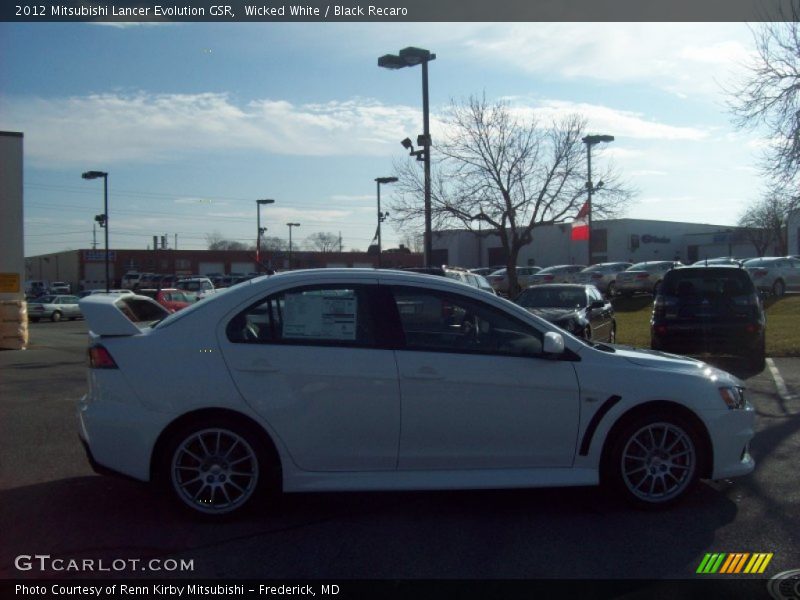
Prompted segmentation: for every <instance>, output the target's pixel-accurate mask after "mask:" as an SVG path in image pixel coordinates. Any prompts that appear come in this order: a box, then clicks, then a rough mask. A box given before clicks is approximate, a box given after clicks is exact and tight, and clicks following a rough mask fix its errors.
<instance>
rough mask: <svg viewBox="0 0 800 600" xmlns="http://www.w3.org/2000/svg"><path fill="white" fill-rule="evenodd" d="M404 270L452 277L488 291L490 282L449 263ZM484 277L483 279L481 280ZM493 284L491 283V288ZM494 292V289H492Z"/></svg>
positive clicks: (405, 269)
mask: <svg viewBox="0 0 800 600" xmlns="http://www.w3.org/2000/svg"><path fill="white" fill-rule="evenodd" d="M402 270H403V271H408V272H410V273H423V274H425V275H436V276H438V277H447V278H448V279H452V280H454V281H460V282H461V283H465V284H467V285H469V286H472V287H475V288H479V289H483V290H484V291H488V290H487V289H486V286H487V284H488V282H487V281H486V280H485V279H483V278H482V277H480V276H479V275H475V274H474V273H472V272H470V271H467V270H466V269H462V268H461V267H450V266H448V265H442V266H441V267H406V268H404V269H402ZM482 279H483V281H481V280H482ZM491 287H492V286H491V285H489V288H491ZM492 293H494V290H492Z"/></svg>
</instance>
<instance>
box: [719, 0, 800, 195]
mask: <svg viewBox="0 0 800 600" xmlns="http://www.w3.org/2000/svg"><path fill="white" fill-rule="evenodd" d="M791 6H792V11H791V12H792V15H791V17H790V18H789V19H788V21H787V22H782V23H781V22H772V23H763V24H761V25H759V26H758V28H757V29H754V30H753V35H754V38H755V45H756V53H757V56H756V58H755V59H754V60H753V61H752V62H751V63H750V64H749V65H748V74H747V78H746V80H745V81H744V83H742V84H741V85H740V86H739V87H738V89H733V90H729V94H730V96H731V100H730V101H729V104H730V108H731V110H732V112H733V115H734V118H735V122H736V124H737V125H739V126H740V127H756V126H764V127H765V128H766V132H767V135H768V137H769V144H768V147H767V150H766V152H765V156H764V159H765V160H764V161H763V166H764V170H765V171H766V172H767V173H768V174H769V175H770V176H771V177H772V178H773V179H774V180H776V181H779V182H782V183H784V184H788V183H790V182H792V181H794V182H795V186H796V185H797V180H798V175H799V174H800V24H799V23H798V19H800V0H792V5H791Z"/></svg>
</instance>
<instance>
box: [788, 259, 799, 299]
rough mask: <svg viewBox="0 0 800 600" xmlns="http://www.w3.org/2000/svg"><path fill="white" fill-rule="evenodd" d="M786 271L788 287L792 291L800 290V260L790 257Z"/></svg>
mask: <svg viewBox="0 0 800 600" xmlns="http://www.w3.org/2000/svg"><path fill="white" fill-rule="evenodd" d="M786 262H787V263H788V265H787V267H786V269H785V271H786V289H787V290H790V291H792V292H800V260H797V259H796V258H789V259H787V260H786Z"/></svg>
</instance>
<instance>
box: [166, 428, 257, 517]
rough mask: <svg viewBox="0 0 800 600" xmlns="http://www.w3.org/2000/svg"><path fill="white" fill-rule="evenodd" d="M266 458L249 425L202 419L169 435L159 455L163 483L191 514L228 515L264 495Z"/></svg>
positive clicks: (206, 515)
mask: <svg viewBox="0 0 800 600" xmlns="http://www.w3.org/2000/svg"><path fill="white" fill-rule="evenodd" d="M268 456H269V453H268V452H267V451H266V448H265V446H264V443H263V442H262V441H261V439H260V436H259V435H258V434H257V433H256V432H255V431H253V428H252V427H248V426H246V425H245V424H243V423H240V422H238V421H237V420H235V419H228V418H216V419H203V420H201V421H196V422H194V423H191V424H190V425H188V426H186V427H183V428H181V429H180V430H179V431H177V432H176V433H175V434H174V435H173V436H172V438H171V440H170V442H169V443H168V445H167V448H166V452H165V453H164V456H163V463H162V475H163V480H164V481H163V483H164V485H165V486H166V487H167V489H168V491H170V492H171V494H172V496H173V497H174V498H175V499H177V501H178V503H179V504H180V505H181V506H182V507H183V508H187V509H190V510H191V511H192V512H193V513H195V514H199V515H202V516H205V517H215V516H223V515H229V514H231V513H233V512H240V511H241V510H242V509H243V508H244V507H246V506H249V505H251V504H253V500H254V499H256V498H257V497H259V496H261V495H262V493H263V492H264V491H265V489H266V487H267V485H268V483H269V479H270V477H268V475H267V473H268V471H269V470H270V469H269V467H268V463H269V461H268Z"/></svg>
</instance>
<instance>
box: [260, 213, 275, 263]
mask: <svg viewBox="0 0 800 600" xmlns="http://www.w3.org/2000/svg"><path fill="white" fill-rule="evenodd" d="M265 204H275V200H270V199H268V198H266V199H263V200H256V223H257V224H258V237H257V238H256V263H258V272H259V273H261V236H262V235H263V234H264V232H265V231H266V230H267V228H266V227H261V207H262V206H264V205H265Z"/></svg>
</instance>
